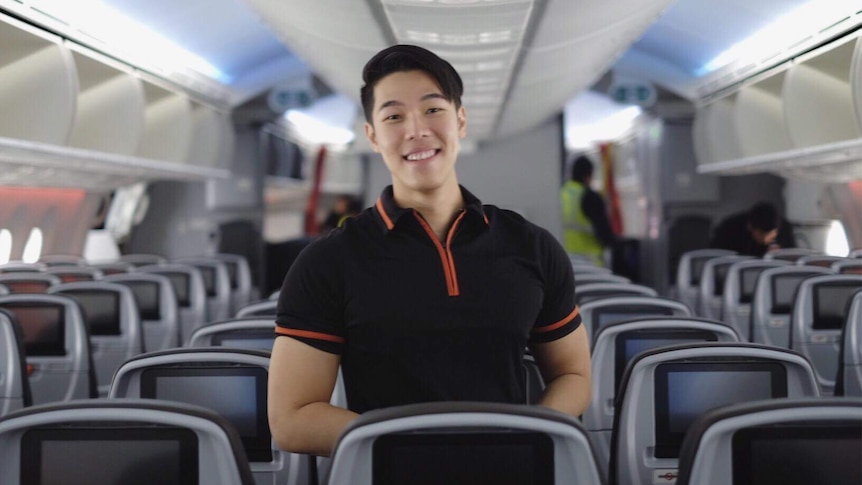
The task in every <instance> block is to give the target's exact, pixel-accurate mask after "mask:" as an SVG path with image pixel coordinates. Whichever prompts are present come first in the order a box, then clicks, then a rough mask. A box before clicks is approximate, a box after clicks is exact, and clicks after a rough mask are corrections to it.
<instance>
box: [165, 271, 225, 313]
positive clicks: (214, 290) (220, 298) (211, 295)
mask: <svg viewBox="0 0 862 485" xmlns="http://www.w3.org/2000/svg"><path fill="white" fill-rule="evenodd" d="M173 262H174V263H178V264H187V265H189V266H194V267H195V268H197V269H198V270H200V272H201V277H202V278H203V282H204V291H205V292H206V306H207V322H217V321H219V320H224V319H226V318H230V316H231V313H230V306H231V284H230V274H229V273H228V269H227V263H225V262H223V261H219V260H216V259H211V258H182V259H176V260H174V261H173Z"/></svg>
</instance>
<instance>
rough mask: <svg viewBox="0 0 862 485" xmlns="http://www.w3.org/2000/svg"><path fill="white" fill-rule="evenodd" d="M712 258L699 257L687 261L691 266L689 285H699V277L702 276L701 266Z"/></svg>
mask: <svg viewBox="0 0 862 485" xmlns="http://www.w3.org/2000/svg"><path fill="white" fill-rule="evenodd" d="M711 258H713V256H701V257H699V258H691V260H690V261H689V263H690V265H691V279H690V283H691V284H692V285H693V286H697V285H699V284H700V277H701V275H703V266H704V265H705V264H706V262H707V261H709V260H710V259H711Z"/></svg>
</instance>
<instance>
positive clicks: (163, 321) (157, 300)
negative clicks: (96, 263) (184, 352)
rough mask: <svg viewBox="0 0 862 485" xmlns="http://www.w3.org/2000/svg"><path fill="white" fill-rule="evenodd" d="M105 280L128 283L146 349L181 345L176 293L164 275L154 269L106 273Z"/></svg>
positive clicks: (152, 349) (122, 283)
mask: <svg viewBox="0 0 862 485" xmlns="http://www.w3.org/2000/svg"><path fill="white" fill-rule="evenodd" d="M104 281H107V282H110V283H118V284H121V285H124V286H127V287H129V288H130V289H131V290H132V294H134V295H135V303H136V304H137V305H138V314H139V315H140V317H139V318H140V321H141V330H142V331H143V333H144V348H145V349H147V351H154V350H164V349H172V348H176V347H179V346H180V343H181V340H180V319H179V318H180V317H179V306H178V305H177V296H176V293H174V287H173V285H172V284H171V280H170V279H168V277H167V276H162V275H158V274H154V273H122V274H114V275H109V276H106V277H105V278H104Z"/></svg>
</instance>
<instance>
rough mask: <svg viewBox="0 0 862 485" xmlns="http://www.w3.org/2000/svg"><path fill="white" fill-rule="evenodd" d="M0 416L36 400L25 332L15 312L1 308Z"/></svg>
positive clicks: (29, 404)
mask: <svg viewBox="0 0 862 485" xmlns="http://www.w3.org/2000/svg"><path fill="white" fill-rule="evenodd" d="M0 355H2V356H3V358H2V359H0V416H5V415H7V414H9V413H10V412H12V411H16V410H18V409H21V408H23V407H27V406H31V405H32V404H33V396H32V394H31V393H30V382H29V380H28V378H27V362H26V360H25V358H24V332H23V331H22V330H21V326H20V325H19V324H18V321H17V320H15V316H14V314H12V313H11V312H9V311H7V310H3V309H0Z"/></svg>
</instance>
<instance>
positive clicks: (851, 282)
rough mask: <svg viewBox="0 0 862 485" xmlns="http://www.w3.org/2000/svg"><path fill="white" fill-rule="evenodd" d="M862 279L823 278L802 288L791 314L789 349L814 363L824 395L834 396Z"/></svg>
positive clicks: (804, 284)
mask: <svg viewBox="0 0 862 485" xmlns="http://www.w3.org/2000/svg"><path fill="white" fill-rule="evenodd" d="M860 289H862V275H847V274H845V275H836V274H830V275H821V276H812V277H811V278H807V279H805V280H803V281H802V283H800V284H799V289H798V290H797V292H796V302H795V304H794V306H793V313H792V314H791V317H790V319H791V326H790V329H791V330H790V348H791V349H794V350H797V351H798V352H800V353H801V354H802V355H804V356H805V357H807V358H808V359H809V360H811V363H812V364H813V365H814V371H815V373H816V375H817V382H818V383H819V384H820V390H821V392H822V393H823V394H827V395H829V394H832V393H833V392H834V388H835V376H836V374H837V373H838V353H839V351H840V349H841V332H842V330H843V328H844V323H845V322H846V321H847V311H848V307H849V305H850V302H851V300H852V298H853V294H854V293H856V292H857V291H858V290H860Z"/></svg>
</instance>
